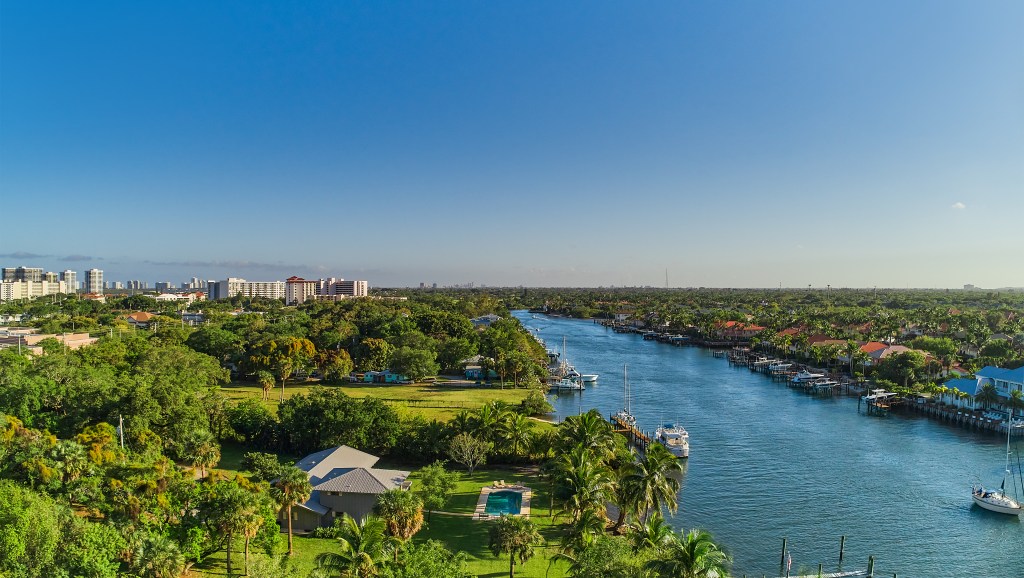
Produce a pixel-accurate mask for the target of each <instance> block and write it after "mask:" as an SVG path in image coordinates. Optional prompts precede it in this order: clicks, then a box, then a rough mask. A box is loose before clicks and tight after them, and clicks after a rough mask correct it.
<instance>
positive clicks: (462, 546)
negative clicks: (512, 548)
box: [410, 468, 566, 578]
mask: <svg viewBox="0 0 1024 578" xmlns="http://www.w3.org/2000/svg"><path fill="white" fill-rule="evenodd" d="M410 479H411V480H413V489H415V488H416V484H415V480H416V473H415V472H414V473H413V474H412V476H410ZM495 480H504V481H505V483H507V484H514V483H517V484H522V485H524V486H527V487H529V488H530V489H531V490H533V498H532V500H531V502H530V519H531V520H533V521H534V523H536V524H537V525H538V526H540V531H541V534H542V535H543V536H544V539H545V540H546V543H545V545H544V546H542V547H538V548H537V549H536V554H535V556H534V558H533V559H532V560H530V561H529V562H527V563H526V564H525V565H523V566H519V565H518V564H517V565H516V576H522V577H523V578H543V577H545V576H549V577H560V576H564V571H565V568H566V564H564V563H563V564H560V565H556V566H554V567H552V568H551V571H550V572H548V562H549V560H550V558H551V557H552V556H553V555H554V554H555V552H556V551H557V547H558V544H559V540H561V529H560V526H559V525H558V524H556V523H555V520H553V519H552V518H551V515H550V514H551V511H550V510H549V502H550V494H549V493H548V489H547V485H546V484H545V483H544V482H543V480H542V479H541V478H540V476H538V475H537V474H536V473H534V472H532V471H530V470H528V469H526V468H516V469H496V468H484V469H477V470H476V471H474V472H473V475H469V474H468V473H467V472H462V481H461V482H459V485H458V487H457V488H456V489H455V492H454V493H453V494H452V500H451V502H449V504H448V506H446V508H445V510H446V511H448V512H452V513H453V514H469V515H472V513H473V511H474V509H475V508H476V502H477V499H478V498H479V496H480V489H481V488H482V487H483V486H485V485H489V484H491V483H493V482H494V481H495ZM492 524H494V522H491V521H480V520H474V519H472V518H471V517H469V516H465V515H463V516H459V515H450V514H438V513H435V514H433V515H432V516H431V519H430V522H429V523H428V524H425V525H424V527H423V529H422V530H420V532H419V533H418V534H416V537H415V538H414V539H415V540H418V541H421V540H431V539H432V540H438V541H440V542H444V543H445V544H447V546H448V548H450V549H452V550H459V551H463V552H466V554H468V555H469V559H468V561H467V562H468V566H469V570H470V572H472V573H473V574H474V575H477V576H491V577H498V576H507V575H508V557H507V556H502V557H501V558H497V557H495V556H494V554H492V553H491V551H490V550H489V549H488V546H487V544H488V531H489V529H490V527H491V525H492Z"/></svg>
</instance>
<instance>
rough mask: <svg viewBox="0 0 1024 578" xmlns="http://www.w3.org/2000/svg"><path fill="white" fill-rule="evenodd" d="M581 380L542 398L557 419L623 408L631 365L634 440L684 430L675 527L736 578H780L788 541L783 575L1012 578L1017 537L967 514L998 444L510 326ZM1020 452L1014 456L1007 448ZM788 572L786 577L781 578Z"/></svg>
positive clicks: (695, 361)
mask: <svg viewBox="0 0 1024 578" xmlns="http://www.w3.org/2000/svg"><path fill="white" fill-rule="evenodd" d="M515 315H516V317H518V318H519V319H520V320H521V321H522V322H523V324H524V325H526V326H528V327H532V328H535V329H538V330H539V331H538V332H537V333H536V334H537V335H539V336H540V337H541V338H542V339H543V340H545V341H546V342H547V344H548V346H549V347H553V348H556V349H560V348H561V344H562V338H563V336H564V337H565V342H566V346H567V347H566V348H567V357H568V359H569V361H570V362H572V363H573V364H574V365H575V366H576V367H577V369H578V370H579V371H580V372H581V373H598V374H600V378H599V380H598V383H597V384H596V385H595V386H593V387H589V388H588V389H587V390H586V391H585V392H583V393H562V394H558V395H552V396H551V401H552V403H553V405H554V407H555V411H556V414H557V417H558V419H559V420H561V419H563V418H564V417H565V416H567V415H572V414H576V413H578V412H579V411H581V410H582V411H587V410H588V409H590V408H597V409H599V410H600V411H601V412H602V413H603V414H604V415H606V416H607V415H608V414H610V413H613V412H614V411H617V410H618V409H620V408H622V406H623V388H622V366H623V364H624V363H626V364H628V365H629V380H630V385H631V389H632V392H633V395H632V397H633V399H632V408H633V414H634V415H635V416H636V417H637V421H638V423H639V424H640V426H641V427H642V428H643V429H645V430H650V431H653V430H654V429H655V428H656V427H657V426H658V424H659V423H660V422H661V421H679V422H681V423H682V424H683V425H684V426H685V427H686V429H687V430H688V431H689V432H690V458H689V460H687V463H686V464H685V474H684V476H683V483H682V489H681V493H680V496H679V504H680V505H679V512H678V513H677V514H676V515H675V516H674V517H673V518H672V519H671V523H672V524H673V526H675V527H676V528H686V529H689V528H694V527H700V528H705V529H707V530H709V531H710V532H711V533H712V534H713V535H714V536H715V539H716V540H717V541H719V542H720V543H721V544H723V545H725V546H726V548H727V549H728V551H729V553H730V555H731V556H732V557H733V560H734V563H733V570H734V574H735V575H736V576H742V575H744V574H746V575H747V576H762V575H768V576H777V575H779V562H780V555H781V548H782V539H783V537H787V538H788V541H789V551H790V555H791V556H792V573H793V574H794V575H796V574H797V573H798V571H801V572H800V573H801V574H804V573H806V574H811V573H814V572H817V569H818V564H819V563H821V564H824V568H825V570H826V571H828V570H830V569H831V570H833V571H834V570H835V569H836V568H837V567H838V559H839V541H840V536H842V535H845V536H846V550H845V556H844V563H843V569H844V570H858V569H864V568H866V566H867V560H868V556H869V555H873V556H874V557H875V560H876V564H875V571H876V576H892V575H893V573H898V574H899V576H900V577H901V578H902V577H913V576H923V577H932V576H936V577H937V576H962V575H971V576H1024V523H1022V522H1021V521H1020V519H1019V518H1016V517H1011V516H1005V515H1000V514H993V513H991V512H988V511H985V510H982V509H980V508H978V507H977V506H974V505H973V504H972V502H971V497H970V486H971V484H972V483H977V482H980V481H981V482H985V483H988V484H994V483H998V481H999V479H1001V477H1002V469H1003V468H1002V466H1003V463H1004V460H1005V454H1004V452H1005V443H1006V442H1005V438H1002V439H1000V438H999V437H997V436H994V435H991V434H981V433H972V432H969V431H967V430H963V429H959V428H956V427H954V426H950V425H946V424H941V423H938V422H934V421H930V420H928V419H925V418H923V417H919V416H900V415H891V416H888V417H873V416H867V415H864V414H863V413H862V412H858V407H857V400H856V399H855V398H849V397H834V398H815V397H812V396H808V395H806V394H804V393H803V392H801V391H796V390H793V389H790V388H788V387H786V385H785V384H783V383H777V382H773V381H772V380H771V379H769V378H767V377H765V376H763V375H761V374H759V373H753V372H751V371H749V370H748V369H746V368H745V367H734V366H731V365H730V364H729V363H728V362H727V361H726V360H725V359H721V358H715V357H712V355H711V352H710V351H708V350H704V349H701V348H695V347H673V346H670V345H667V344H664V343H658V342H656V341H644V340H643V339H642V337H641V336H639V335H635V334H619V333H614V332H612V331H611V330H610V329H606V328H604V327H602V326H601V325H598V324H595V323H593V322H590V321H582V320H573V319H565V318H553V317H547V316H538V317H537V318H534V317H533V316H531V315H530V314H529V313H527V312H525V311H518V312H516V313H515ZM1017 445H1019V446H1021V449H1022V450H1024V443H1021V442H1018V443H1016V444H1015V446H1017ZM783 574H784V572H783Z"/></svg>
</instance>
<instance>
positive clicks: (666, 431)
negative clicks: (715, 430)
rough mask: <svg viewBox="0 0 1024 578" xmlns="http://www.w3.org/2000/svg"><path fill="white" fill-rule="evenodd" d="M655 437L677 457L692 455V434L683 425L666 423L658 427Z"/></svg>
mask: <svg viewBox="0 0 1024 578" xmlns="http://www.w3.org/2000/svg"><path fill="white" fill-rule="evenodd" d="M654 437H655V438H657V441H658V442H660V443H661V445H663V446H665V449H667V450H668V451H669V452H671V453H672V455H674V456H675V457H677V458H688V457H690V434H689V433H688V432H687V431H686V430H685V429H684V428H683V426H681V425H677V424H674V423H666V424H663V425H662V426H661V427H659V428H658V431H657V432H655V434H654Z"/></svg>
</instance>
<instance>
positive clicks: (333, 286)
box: [285, 277, 369, 305]
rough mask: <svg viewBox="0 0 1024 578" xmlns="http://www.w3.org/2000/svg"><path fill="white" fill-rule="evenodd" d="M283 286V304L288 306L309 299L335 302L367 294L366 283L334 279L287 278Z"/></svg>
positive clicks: (299, 303)
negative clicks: (285, 286) (284, 286)
mask: <svg viewBox="0 0 1024 578" xmlns="http://www.w3.org/2000/svg"><path fill="white" fill-rule="evenodd" d="M285 284H286V285H287V288H286V290H285V303H287V304H288V305H301V304H302V303H304V302H305V301H307V300H310V299H324V300H335V301H336V300H340V299H346V298H349V297H366V296H367V294H368V292H369V291H368V285H369V284H368V283H367V282H366V281H346V280H344V279H336V278H334V277H329V278H327V279H319V280H317V281H311V280H308V279H303V278H301V277H289V278H288V280H287V281H286V282H285Z"/></svg>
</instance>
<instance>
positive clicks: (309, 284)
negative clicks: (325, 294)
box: [284, 276, 320, 305]
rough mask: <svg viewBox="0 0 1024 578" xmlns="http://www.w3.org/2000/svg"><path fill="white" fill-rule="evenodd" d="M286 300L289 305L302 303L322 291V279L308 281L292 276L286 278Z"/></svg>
mask: <svg viewBox="0 0 1024 578" xmlns="http://www.w3.org/2000/svg"><path fill="white" fill-rule="evenodd" d="M284 284H285V290H284V302H285V303H286V304H288V305H302V304H303V303H305V302H306V300H307V299H313V298H314V297H316V295H317V294H318V293H319V292H320V281H308V280H306V279H303V278H302V277H296V276H292V277H289V278H288V279H286V280H285V282H284Z"/></svg>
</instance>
